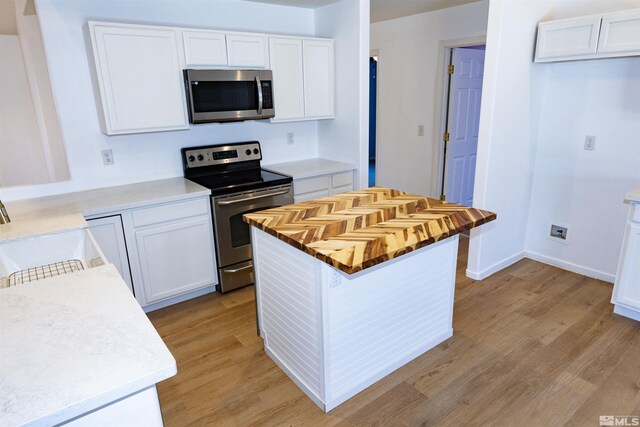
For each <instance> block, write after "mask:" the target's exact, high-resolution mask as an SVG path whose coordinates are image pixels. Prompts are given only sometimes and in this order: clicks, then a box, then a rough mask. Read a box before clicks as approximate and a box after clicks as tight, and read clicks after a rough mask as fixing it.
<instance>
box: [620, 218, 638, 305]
mask: <svg viewBox="0 0 640 427" xmlns="http://www.w3.org/2000/svg"><path fill="white" fill-rule="evenodd" d="M614 295H615V298H614V299H615V300H617V302H620V303H622V304H625V305H627V306H629V307H633V308H636V309H638V310H640V224H638V223H632V222H629V223H628V224H627V230H626V235H625V239H624V247H623V248H622V259H621V260H620V268H619V271H618V276H617V277H616V283H615V289H614ZM613 302H614V303H615V302H616V301H613Z"/></svg>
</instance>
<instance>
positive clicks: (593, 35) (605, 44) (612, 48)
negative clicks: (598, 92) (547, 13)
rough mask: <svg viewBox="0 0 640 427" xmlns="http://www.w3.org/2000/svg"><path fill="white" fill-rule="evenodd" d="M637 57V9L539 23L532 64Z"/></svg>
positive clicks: (639, 51) (639, 49)
mask: <svg viewBox="0 0 640 427" xmlns="http://www.w3.org/2000/svg"><path fill="white" fill-rule="evenodd" d="M633 55H640V9H635V10H628V11H623V12H615V13H610V14H606V15H594V16H584V17H578V18H571V19H562V20H558V21H548V22H540V23H539V24H538V39H537V42H536V54H535V62H552V61H571V60H577V59H599V58H612V57H621V56H633Z"/></svg>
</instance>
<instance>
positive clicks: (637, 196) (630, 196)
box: [624, 188, 640, 202]
mask: <svg viewBox="0 0 640 427" xmlns="http://www.w3.org/2000/svg"><path fill="white" fill-rule="evenodd" d="M624 198H625V200H628V201H630V202H640V188H636V189H634V190H631V191H629V192H628V193H627V194H625V195H624Z"/></svg>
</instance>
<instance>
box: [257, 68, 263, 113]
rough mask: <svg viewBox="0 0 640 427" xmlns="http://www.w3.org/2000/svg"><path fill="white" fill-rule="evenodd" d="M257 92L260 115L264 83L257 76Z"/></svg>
mask: <svg viewBox="0 0 640 427" xmlns="http://www.w3.org/2000/svg"><path fill="white" fill-rule="evenodd" d="M256 90H257V91H258V114H262V82H261V81H260V77H258V76H256Z"/></svg>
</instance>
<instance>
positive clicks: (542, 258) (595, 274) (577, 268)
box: [524, 251, 616, 283]
mask: <svg viewBox="0 0 640 427" xmlns="http://www.w3.org/2000/svg"><path fill="white" fill-rule="evenodd" d="M524 254H525V256H526V257H527V258H529V259H532V260H534V261H539V262H542V263H544V264H549V265H553V266H554V267H558V268H561V269H563V270H568V271H572V272H574V273H578V274H582V275H583V276H587V277H591V278H593V279H598V280H602V281H605V282H609V283H613V282H614V281H615V278H616V276H615V275H614V274H609V273H605V272H604V271H599V270H594V269H593V268H589V267H585V266H583V265H578V264H573V263H571V262H567V261H563V260H560V259H557V258H551V257H548V256H546V255H542V254H539V253H536V252H530V251H525V253H524Z"/></svg>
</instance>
